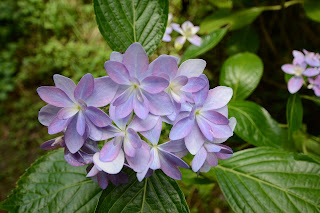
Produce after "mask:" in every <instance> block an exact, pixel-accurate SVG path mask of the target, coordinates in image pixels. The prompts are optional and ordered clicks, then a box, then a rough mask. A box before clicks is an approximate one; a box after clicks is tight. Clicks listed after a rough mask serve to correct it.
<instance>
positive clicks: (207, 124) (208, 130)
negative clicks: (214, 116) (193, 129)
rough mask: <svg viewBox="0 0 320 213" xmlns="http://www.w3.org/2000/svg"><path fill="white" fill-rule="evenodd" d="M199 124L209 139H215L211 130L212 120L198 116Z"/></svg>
mask: <svg viewBox="0 0 320 213" xmlns="http://www.w3.org/2000/svg"><path fill="white" fill-rule="evenodd" d="M196 118H197V119H196V120H197V124H198V126H199V128H200V130H201V132H202V134H203V135H204V136H205V137H206V138H207V139H208V140H209V141H212V140H213V135H212V132H211V125H210V122H209V121H208V120H206V119H205V118H204V117H202V116H197V117H196Z"/></svg>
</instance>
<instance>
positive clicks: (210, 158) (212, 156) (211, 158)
mask: <svg viewBox="0 0 320 213" xmlns="http://www.w3.org/2000/svg"><path fill="white" fill-rule="evenodd" d="M216 154H217V153H208V155H207V159H206V160H207V162H208V164H209V165H210V166H217V165H218V158H217V156H216Z"/></svg>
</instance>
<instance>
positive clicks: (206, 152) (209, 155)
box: [191, 141, 233, 173]
mask: <svg viewBox="0 0 320 213" xmlns="http://www.w3.org/2000/svg"><path fill="white" fill-rule="evenodd" d="M232 155H233V151H232V149H231V148H230V147H228V146H225V145H222V144H214V143H210V142H209V141H206V142H205V143H204V144H203V146H202V147H201V148H200V149H199V151H198V152H197V154H196V155H195V156H194V158H193V160H192V162H191V167H192V170H193V171H194V172H198V173H199V172H208V171H209V170H210V169H211V167H215V166H217V165H218V159H228V158H231V157H232Z"/></svg>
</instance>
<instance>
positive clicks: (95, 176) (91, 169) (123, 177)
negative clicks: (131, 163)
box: [87, 165, 129, 189]
mask: <svg viewBox="0 0 320 213" xmlns="http://www.w3.org/2000/svg"><path fill="white" fill-rule="evenodd" d="M87 171H88V174H87V177H91V178H92V180H93V181H95V182H97V183H98V184H99V186H100V188H101V189H106V188H107V187H108V184H109V181H111V182H112V183H113V184H114V185H116V186H118V185H120V184H126V183H128V182H129V176H128V175H127V174H126V173H124V172H122V171H121V172H119V173H118V174H108V173H106V172H104V171H102V170H101V169H100V168H99V167H97V166H96V165H90V166H88V168H87Z"/></svg>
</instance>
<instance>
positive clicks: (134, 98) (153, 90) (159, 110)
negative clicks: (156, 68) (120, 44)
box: [105, 43, 173, 119]
mask: <svg viewBox="0 0 320 213" xmlns="http://www.w3.org/2000/svg"><path fill="white" fill-rule="evenodd" d="M148 68H149V58H148V55H147V53H146V52H145V50H144V49H143V47H142V46H141V44H139V43H133V44H132V45H131V46H130V47H129V48H128V49H127V51H126V52H125V53H124V54H123V55H121V54H116V53H113V56H112V58H111V60H110V61H107V62H106V63H105V69H106V72H107V74H108V75H109V76H110V78H111V79H112V80H113V81H114V82H115V83H116V84H117V85H119V90H118V92H117V95H116V98H115V100H114V101H113V106H115V107H116V112H117V116H118V118H124V117H127V116H128V115H129V114H130V113H131V112H132V111H134V113H135V114H136V115H137V116H138V117H139V118H141V119H145V118H146V117H147V116H148V114H149V112H150V113H152V114H154V115H169V114H171V113H172V112H173V106H172V103H171V101H170V97H169V96H168V94H167V93H165V92H164V90H165V89H166V88H167V87H168V85H169V82H168V80H167V79H165V78H163V77H160V76H153V75H152V73H151V72H150V70H149V69H148Z"/></svg>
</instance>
